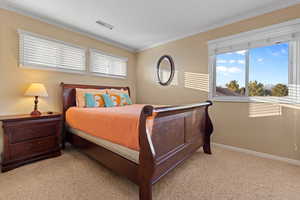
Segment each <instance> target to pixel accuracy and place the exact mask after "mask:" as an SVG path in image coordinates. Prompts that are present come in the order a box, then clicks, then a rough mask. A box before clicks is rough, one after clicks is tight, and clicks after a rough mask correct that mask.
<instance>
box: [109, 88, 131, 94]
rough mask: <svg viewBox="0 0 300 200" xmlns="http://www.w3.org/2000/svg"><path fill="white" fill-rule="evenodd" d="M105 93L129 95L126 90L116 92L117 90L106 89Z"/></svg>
mask: <svg viewBox="0 0 300 200" xmlns="http://www.w3.org/2000/svg"><path fill="white" fill-rule="evenodd" d="M107 93H108V94H128V95H129V93H128V90H124V89H120V90H118V89H108V90H107Z"/></svg>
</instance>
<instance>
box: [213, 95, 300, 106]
mask: <svg viewBox="0 0 300 200" xmlns="http://www.w3.org/2000/svg"><path fill="white" fill-rule="evenodd" d="M210 100H211V101H215V102H236V103H274V104H277V103H280V104H299V103H300V99H299V98H297V97H292V96H287V97H225V96H220V97H212V98H210Z"/></svg>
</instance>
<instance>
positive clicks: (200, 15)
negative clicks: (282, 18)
mask: <svg viewBox="0 0 300 200" xmlns="http://www.w3.org/2000/svg"><path fill="white" fill-rule="evenodd" d="M1 1H2V7H4V8H7V9H10V10H14V11H17V12H20V13H22V14H26V15H30V16H32V17H35V18H38V19H41V20H43V21H46V22H48V23H51V24H56V25H60V26H63V27H65V28H69V29H71V30H75V31H77V32H81V33H85V34H88V35H89V36H92V37H95V38H97V39H100V40H104V41H106V42H108V43H112V44H114V45H117V46H119V47H123V48H126V49H129V50H132V51H138V50H142V49H145V48H149V47H153V46H156V45H159V44H162V43H165V42H168V41H172V40H176V39H179V38H183V37H186V36H189V35H193V34H196V33H199V32H202V31H205V30H208V29H211V28H215V27H218V26H222V25H224V24H228V23H232V22H235V21H238V20H241V19H245V18H248V17H252V16H255V15H259V14H262V13H265V12H270V11H273V10H276V9H280V8H284V7H287V6H290V5H293V4H296V3H300V0H251V1H249V0H185V1H184V0H22V1H20V0H0V2H1ZM97 20H102V21H105V22H107V23H109V24H112V25H113V26H114V27H115V28H114V29H113V30H109V29H106V28H104V27H101V26H99V25H98V24H96V23H95V22H96V21H97Z"/></svg>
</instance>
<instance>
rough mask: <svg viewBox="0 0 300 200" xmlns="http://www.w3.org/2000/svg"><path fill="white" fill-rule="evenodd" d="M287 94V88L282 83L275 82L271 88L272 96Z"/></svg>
mask: <svg viewBox="0 0 300 200" xmlns="http://www.w3.org/2000/svg"><path fill="white" fill-rule="evenodd" d="M288 94H289V89H288V87H287V86H286V85H284V84H281V83H279V84H277V85H275V86H274V87H273V88H272V96H277V97H284V96H287V95H288Z"/></svg>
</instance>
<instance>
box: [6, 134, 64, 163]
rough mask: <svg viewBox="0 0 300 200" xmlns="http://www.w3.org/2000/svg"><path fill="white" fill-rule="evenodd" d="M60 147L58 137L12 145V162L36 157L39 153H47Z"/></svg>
mask: <svg viewBox="0 0 300 200" xmlns="http://www.w3.org/2000/svg"><path fill="white" fill-rule="evenodd" d="M55 147H57V148H58V147H59V146H58V142H57V137H55V136H50V137H46V138H41V139H36V140H32V141H30V142H22V143H17V144H12V145H11V151H10V157H11V159H12V160H15V159H20V158H26V157H31V156H35V155H36V154H39V153H45V152H48V151H49V150H52V149H54V148H55Z"/></svg>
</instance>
